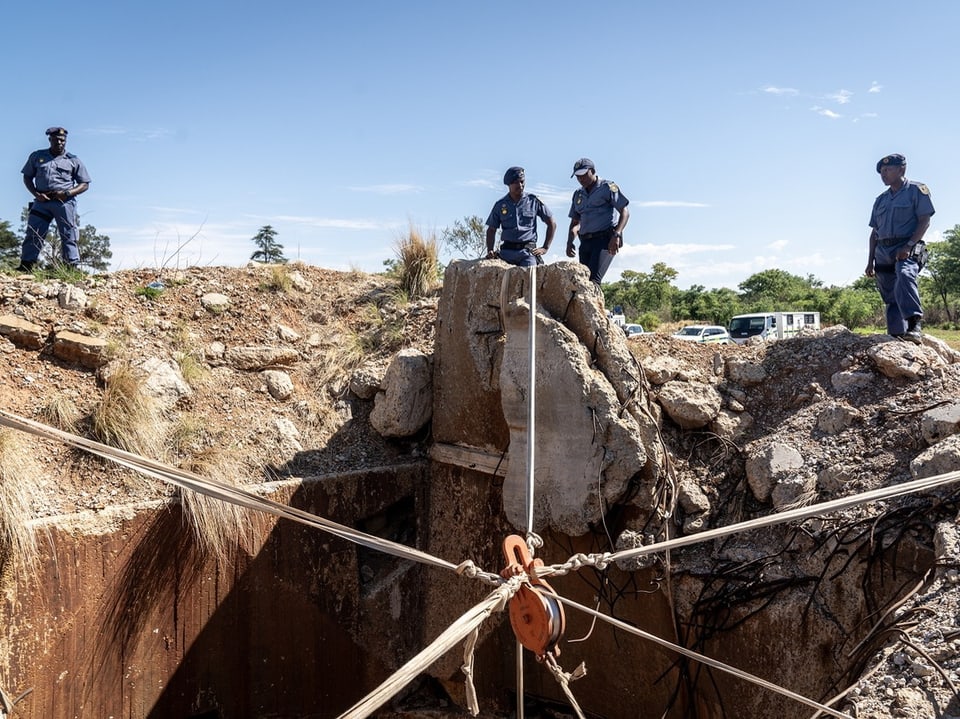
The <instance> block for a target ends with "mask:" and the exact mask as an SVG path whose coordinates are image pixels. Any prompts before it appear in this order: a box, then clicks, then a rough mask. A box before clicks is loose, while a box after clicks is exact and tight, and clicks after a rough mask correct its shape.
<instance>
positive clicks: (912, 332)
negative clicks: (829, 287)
mask: <svg viewBox="0 0 960 719" xmlns="http://www.w3.org/2000/svg"><path fill="white" fill-rule="evenodd" d="M906 171H907V159H906V158H905V157H904V156H903V155H887V156H886V157H884V158H881V160H880V161H879V162H877V172H879V173H880V179H881V180H882V181H883V184H884V185H886V186H887V187H888V188H889V189H888V190H887V191H886V192H884V193H882V194H881V195H880V196H879V197H877V199H876V201H874V203H873V212H872V213H871V214H870V227H871V228H873V229H872V231H871V232H870V254H869V256H868V257H867V269H866V270H865V274H866V275H867V276H868V277H876V280H877V287H878V288H879V289H880V296H881V297H882V298H883V301H884V303H885V304H886V305H887V334H889V335H891V336H893V337H898V338H900V339H904V340H907V341H909V342H913V343H915V344H920V343H921V342H922V337H921V334H920V329H921V327H920V320H921V319H922V318H923V307H922V306H921V305H920V289H919V287H918V285H917V275H918V274H919V273H920V270H921V269H923V266H922V261H923V259H922V258H924V257H925V256H926V250H925V246H924V243H923V235H924V233H925V232H926V231H927V228H928V227H930V218H931V217H932V216H933V213H934V212H935V210H934V209H933V200H932V199H931V198H930V190H929V189H928V188H927V186H926V185H924V184H923V183H920V182H913V181H912V180H908V179H907V178H906V177H905V175H906Z"/></svg>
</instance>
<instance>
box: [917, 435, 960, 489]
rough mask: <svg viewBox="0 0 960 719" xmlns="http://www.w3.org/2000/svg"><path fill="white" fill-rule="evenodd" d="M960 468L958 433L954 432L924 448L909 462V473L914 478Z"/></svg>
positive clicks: (959, 436) (959, 437) (933, 475)
mask: <svg viewBox="0 0 960 719" xmlns="http://www.w3.org/2000/svg"><path fill="white" fill-rule="evenodd" d="M957 470H960V435H957V434H954V435H951V436H950V437H947V438H946V439H944V440H942V441H940V442H937V443H936V444H935V445H933V446H932V447H929V448H928V449H925V450H924V451H923V452H921V453H920V454H919V455H917V456H916V457H915V458H914V460H913V461H912V462H910V473H911V474H912V475H913V476H914V478H916V479H923V478H925V477H935V476H936V475H938V474H946V473H947V472H956V471H957Z"/></svg>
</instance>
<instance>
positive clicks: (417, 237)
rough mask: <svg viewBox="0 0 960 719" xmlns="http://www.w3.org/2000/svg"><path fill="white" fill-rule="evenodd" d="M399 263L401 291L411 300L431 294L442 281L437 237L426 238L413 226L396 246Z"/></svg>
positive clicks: (398, 272)
mask: <svg viewBox="0 0 960 719" xmlns="http://www.w3.org/2000/svg"><path fill="white" fill-rule="evenodd" d="M395 250H396V253H397V257H398V258H399V262H398V263H397V267H396V271H397V279H398V280H399V281H400V289H401V290H403V291H404V292H406V293H407V296H408V297H410V298H411V299H417V298H419V297H424V296H425V295H428V294H430V293H431V292H433V290H434V289H436V287H437V285H438V284H439V281H440V260H439V259H438V243H437V238H436V236H435V235H431V236H430V237H429V238H425V237H424V236H423V234H422V233H421V232H420V230H418V229H417V228H416V227H414V226H413V225H411V226H410V229H409V231H408V232H407V235H406V236H405V237H401V238H400V239H399V240H398V241H397V244H396V246H395Z"/></svg>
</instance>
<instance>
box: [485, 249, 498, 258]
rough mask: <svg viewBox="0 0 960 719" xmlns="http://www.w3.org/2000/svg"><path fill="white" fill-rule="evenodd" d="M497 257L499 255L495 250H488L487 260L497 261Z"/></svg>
mask: <svg viewBox="0 0 960 719" xmlns="http://www.w3.org/2000/svg"><path fill="white" fill-rule="evenodd" d="M497 256H498V255H497V253H496V252H494V251H493V250H487V257H486V259H488V260H495V259H497Z"/></svg>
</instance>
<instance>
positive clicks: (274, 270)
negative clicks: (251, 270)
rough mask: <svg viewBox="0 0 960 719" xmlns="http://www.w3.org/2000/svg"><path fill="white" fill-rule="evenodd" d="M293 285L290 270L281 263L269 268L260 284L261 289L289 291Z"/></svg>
mask: <svg viewBox="0 0 960 719" xmlns="http://www.w3.org/2000/svg"><path fill="white" fill-rule="evenodd" d="M292 287H293V279H292V278H291V277H290V271H289V270H288V269H287V267H285V266H283V265H274V266H272V267H271V268H270V274H269V275H268V277H267V279H266V280H265V281H264V282H262V283H261V284H260V289H261V290H267V291H269V292H281V293H282V292H289V291H290V290H291V288H292Z"/></svg>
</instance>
